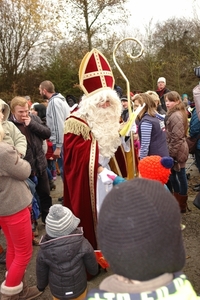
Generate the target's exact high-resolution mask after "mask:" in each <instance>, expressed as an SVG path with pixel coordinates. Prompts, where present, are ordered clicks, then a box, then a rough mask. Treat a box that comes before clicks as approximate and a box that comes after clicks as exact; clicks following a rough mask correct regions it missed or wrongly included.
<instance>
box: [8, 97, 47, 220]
mask: <svg viewBox="0 0 200 300" xmlns="http://www.w3.org/2000/svg"><path fill="white" fill-rule="evenodd" d="M10 107H11V113H12V115H11V117H10V121H12V122H13V123H14V124H15V125H16V126H17V127H18V129H19V130H20V131H21V133H22V134H24V135H25V137H26V140H27V151H26V155H25V157H24V159H25V160H27V161H28V162H29V163H30V165H31V169H32V171H31V177H32V178H35V177H37V184H36V192H37V194H38V196H39V199H40V210H41V216H42V222H44V223H45V218H46V216H47V214H48V212H49V208H50V206H51V205H52V198H51V196H50V187H49V180H48V176H47V170H46V167H47V161H46V157H45V153H44V150H43V141H44V140H46V139H48V138H49V137H50V135H51V132H50V129H49V128H48V127H47V126H46V125H44V124H43V123H42V121H41V120H40V118H39V117H37V116H35V115H29V108H28V103H27V101H26V99H25V98H23V97H15V98H13V99H12V101H11V103H10Z"/></svg>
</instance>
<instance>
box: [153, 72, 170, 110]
mask: <svg viewBox="0 0 200 300" xmlns="http://www.w3.org/2000/svg"><path fill="white" fill-rule="evenodd" d="M168 92H170V90H169V89H167V88H166V78H165V77H159V78H158V81H157V90H156V93H157V94H158V96H159V98H160V103H161V106H162V109H164V110H165V111H167V107H166V105H165V99H164V95H165V94H166V93H168Z"/></svg>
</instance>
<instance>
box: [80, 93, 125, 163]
mask: <svg viewBox="0 0 200 300" xmlns="http://www.w3.org/2000/svg"><path fill="white" fill-rule="evenodd" d="M106 101H109V102H110V106H107V107H105V108H103V107H101V105H102V104H103V103H105V102H106ZM74 115H76V116H79V117H84V118H85V119H86V121H87V123H88V125H89V127H90V128H91V131H92V133H93V135H94V137H95V139H96V140H97V141H98V146H99V153H100V155H102V156H103V157H106V158H111V157H112V156H113V155H114V153H115V152H116V150H117V148H118V146H119V145H120V144H121V140H120V137H119V129H120V123H119V119H120V115H121V102H120V100H119V98H118V96H117V94H116V92H115V91H113V90H111V91H107V90H106V91H103V92H99V93H97V94H95V95H92V96H91V97H86V98H83V100H82V101H81V103H80V109H79V110H78V111H77V112H76V113H74Z"/></svg>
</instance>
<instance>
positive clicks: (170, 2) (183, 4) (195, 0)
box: [127, 0, 200, 31]
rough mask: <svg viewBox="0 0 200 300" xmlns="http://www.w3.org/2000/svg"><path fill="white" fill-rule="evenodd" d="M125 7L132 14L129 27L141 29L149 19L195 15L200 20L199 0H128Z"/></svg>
mask: <svg viewBox="0 0 200 300" xmlns="http://www.w3.org/2000/svg"><path fill="white" fill-rule="evenodd" d="M127 8H128V10H129V11H130V12H131V14H132V18H131V20H130V25H131V27H135V28H139V29H140V30H141V31H143V30H144V27H145V26H146V25H147V24H149V22H150V20H151V19H153V23H156V22H157V21H159V22H160V21H165V20H167V19H169V18H172V17H177V18H181V17H185V18H187V19H193V18H194V17H195V15H196V16H198V18H199V20H200V0H165V1H162V0H128V3H127Z"/></svg>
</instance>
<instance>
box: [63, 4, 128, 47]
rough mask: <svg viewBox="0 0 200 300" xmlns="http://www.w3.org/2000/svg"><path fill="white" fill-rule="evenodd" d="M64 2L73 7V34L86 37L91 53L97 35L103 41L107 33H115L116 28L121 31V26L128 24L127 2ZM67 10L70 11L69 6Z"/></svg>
mask: <svg viewBox="0 0 200 300" xmlns="http://www.w3.org/2000/svg"><path fill="white" fill-rule="evenodd" d="M60 1H61V0H60ZM62 2H64V3H65V4H69V5H70V7H71V11H70V17H71V26H73V29H72V32H77V33H78V34H82V35H83V36H85V37H86V41H87V44H88V50H89V51H90V50H91V49H92V47H93V44H95V37H97V34H98V38H101V39H102V41H103V39H104V38H105V36H106V35H107V32H109V31H111V29H112V30H113V31H114V26H115V30H116V29H117V30H120V24H123V23H126V21H127V18H128V12H127V11H126V9H125V6H124V5H123V4H125V3H126V2H127V0H64V1H62ZM67 9H68V10H69V6H67ZM68 15H69V11H68ZM116 25H117V27H116Z"/></svg>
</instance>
